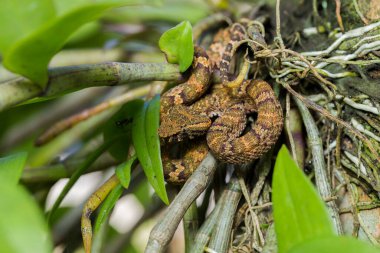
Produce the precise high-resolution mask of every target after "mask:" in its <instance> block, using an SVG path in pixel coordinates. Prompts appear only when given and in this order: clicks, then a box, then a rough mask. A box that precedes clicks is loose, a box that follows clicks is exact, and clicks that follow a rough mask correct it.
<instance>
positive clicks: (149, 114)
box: [145, 95, 169, 204]
mask: <svg viewBox="0 0 380 253" xmlns="http://www.w3.org/2000/svg"><path fill="white" fill-rule="evenodd" d="M159 125H160V96H159V95H156V96H155V97H154V98H153V99H152V100H151V101H150V103H149V106H148V108H147V111H146V116H145V136H146V144H147V146H148V152H149V156H150V159H151V161H152V165H153V171H154V175H155V178H156V181H157V186H158V188H159V190H160V192H161V195H162V196H163V198H164V202H165V203H166V204H168V203H169V200H168V196H167V195H166V189H165V179H164V169H163V167H162V161H161V146H160V137H159V136H158V127H159Z"/></svg>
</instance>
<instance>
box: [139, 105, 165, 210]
mask: <svg viewBox="0 0 380 253" xmlns="http://www.w3.org/2000/svg"><path fill="white" fill-rule="evenodd" d="M148 106H149V104H148V103H145V104H144V106H142V107H140V108H138V109H137V110H136V114H135V117H134V118H133V122H132V141H133V145H134V147H135V150H136V155H137V158H138V159H139V162H140V164H141V167H142V168H143V170H144V173H145V175H146V177H147V179H148V181H149V183H150V184H151V185H152V187H153V189H154V190H155V192H156V193H157V195H158V196H159V197H160V198H161V200H162V201H163V202H164V203H165V204H168V203H169V201H168V199H167V195H166V191H165V188H163V189H162V187H161V188H160V185H159V182H158V181H157V176H156V174H155V170H154V168H153V164H152V160H151V157H150V152H149V150H148V145H147V140H146V130H145V127H146V125H147V124H146V123H145V119H146V112H147V109H148Z"/></svg>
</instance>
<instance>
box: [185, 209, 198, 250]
mask: <svg viewBox="0 0 380 253" xmlns="http://www.w3.org/2000/svg"><path fill="white" fill-rule="evenodd" d="M198 226H199V220H198V208H197V203H196V202H195V201H194V202H193V203H192V204H191V205H190V207H189V209H187V211H186V213H185V216H183V228H184V232H185V252H186V253H189V252H190V248H191V246H192V245H193V243H194V239H195V235H196V233H197V230H198Z"/></svg>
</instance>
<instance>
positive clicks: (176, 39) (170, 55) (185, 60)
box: [158, 21, 194, 72]
mask: <svg viewBox="0 0 380 253" xmlns="http://www.w3.org/2000/svg"><path fill="white" fill-rule="evenodd" d="M158 45H159V47H160V49H161V51H163V52H164V53H165V55H166V59H167V61H168V62H169V63H178V64H179V70H180V71H181V72H185V71H186V70H187V69H188V68H189V67H190V65H191V63H192V62H193V55H194V45H193V31H192V27H191V24H190V22H189V21H183V22H181V23H179V24H178V25H177V26H175V27H173V28H171V29H169V30H167V31H166V32H164V33H163V34H162V35H161V38H160V40H159V41H158Z"/></svg>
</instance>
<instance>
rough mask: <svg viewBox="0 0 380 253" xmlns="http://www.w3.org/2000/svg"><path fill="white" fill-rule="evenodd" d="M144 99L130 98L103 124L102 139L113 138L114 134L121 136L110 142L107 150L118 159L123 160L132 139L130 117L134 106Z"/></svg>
mask: <svg viewBox="0 0 380 253" xmlns="http://www.w3.org/2000/svg"><path fill="white" fill-rule="evenodd" d="M143 104H144V100H142V99H136V100H132V101H130V102H128V103H126V104H125V105H123V107H122V108H121V109H120V110H119V111H118V112H117V113H115V115H114V116H112V118H111V119H109V120H108V121H107V123H106V125H105V126H104V130H103V136H104V141H107V140H109V139H114V138H115V136H121V135H122V137H119V138H118V139H116V141H115V142H114V143H113V144H112V146H111V147H110V148H109V149H108V152H110V154H111V155H112V156H113V157H114V158H115V159H116V160H118V161H120V162H121V161H125V159H126V158H127V155H128V151H129V146H130V144H131V141H132V119H133V115H134V114H135V111H136V108H138V107H141V106H142V105H143Z"/></svg>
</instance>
